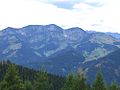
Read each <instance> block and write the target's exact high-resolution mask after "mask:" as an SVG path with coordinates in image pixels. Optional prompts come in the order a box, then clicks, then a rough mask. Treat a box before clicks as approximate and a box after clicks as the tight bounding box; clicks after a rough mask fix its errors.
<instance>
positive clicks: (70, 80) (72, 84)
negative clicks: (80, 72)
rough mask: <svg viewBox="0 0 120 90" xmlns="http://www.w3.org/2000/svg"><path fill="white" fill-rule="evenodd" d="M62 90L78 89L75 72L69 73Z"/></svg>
mask: <svg viewBox="0 0 120 90" xmlns="http://www.w3.org/2000/svg"><path fill="white" fill-rule="evenodd" d="M62 90H76V79H75V75H74V73H73V72H71V73H70V74H69V76H68V77H67V79H66V82H65V84H64V86H63V88H62Z"/></svg>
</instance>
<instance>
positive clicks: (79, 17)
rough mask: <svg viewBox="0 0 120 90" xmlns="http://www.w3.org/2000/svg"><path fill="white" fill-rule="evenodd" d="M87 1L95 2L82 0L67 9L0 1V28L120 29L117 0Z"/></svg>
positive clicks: (24, 0) (36, 0)
mask: <svg viewBox="0 0 120 90" xmlns="http://www.w3.org/2000/svg"><path fill="white" fill-rule="evenodd" d="M46 1H47V0H46ZM62 1H66V0H62ZM90 1H92V2H93V1H94V2H95V0H85V2H81V3H77V4H75V5H74V6H73V9H71V10H70V9H63V8H58V7H57V6H55V5H53V4H51V3H43V2H41V0H0V28H2V27H5V26H10V27H16V28H19V27H23V26H26V25H30V24H37V25H38V24H39V25H45V24H53V23H54V24H57V25H60V26H65V28H69V27H73V26H74V27H76V26H79V27H81V28H83V29H86V30H98V31H111V32H120V31H119V30H120V27H119V26H120V18H119V16H120V11H119V8H120V6H119V5H120V1H119V0H109V1H108V0H104V1H105V2H104V1H103V0H101V1H99V0H98V1H99V2H97V3H102V4H103V3H104V4H103V5H102V6H101V7H94V6H91V5H90V4H88V3H92V2H90ZM86 2H87V3H86Z"/></svg>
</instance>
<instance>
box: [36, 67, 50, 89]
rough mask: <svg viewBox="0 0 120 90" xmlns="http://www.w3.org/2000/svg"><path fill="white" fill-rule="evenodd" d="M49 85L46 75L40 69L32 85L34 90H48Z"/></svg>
mask: <svg viewBox="0 0 120 90" xmlns="http://www.w3.org/2000/svg"><path fill="white" fill-rule="evenodd" d="M50 88H51V84H50V82H49V78H48V74H47V73H46V72H45V70H44V69H41V70H40V71H39V72H38V73H37V75H36V80H35V84H34V90H50Z"/></svg>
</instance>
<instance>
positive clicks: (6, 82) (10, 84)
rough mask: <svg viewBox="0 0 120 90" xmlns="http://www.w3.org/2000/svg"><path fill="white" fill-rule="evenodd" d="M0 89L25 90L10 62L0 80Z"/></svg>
mask: <svg viewBox="0 0 120 90" xmlns="http://www.w3.org/2000/svg"><path fill="white" fill-rule="evenodd" d="M0 85H1V88H0V90H25V87H24V84H23V83H22V81H21V79H20V77H19V76H18V71H17V69H16V67H15V65H13V64H10V65H9V66H8V69H7V71H6V74H5V76H4V78H3V81H2V82H1V84H0Z"/></svg>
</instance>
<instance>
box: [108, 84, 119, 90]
mask: <svg viewBox="0 0 120 90" xmlns="http://www.w3.org/2000/svg"><path fill="white" fill-rule="evenodd" d="M109 90H120V88H119V86H118V85H117V83H115V82H113V83H112V85H111V86H110V89H109Z"/></svg>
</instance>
